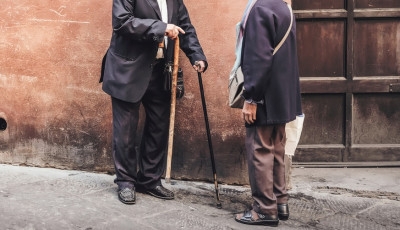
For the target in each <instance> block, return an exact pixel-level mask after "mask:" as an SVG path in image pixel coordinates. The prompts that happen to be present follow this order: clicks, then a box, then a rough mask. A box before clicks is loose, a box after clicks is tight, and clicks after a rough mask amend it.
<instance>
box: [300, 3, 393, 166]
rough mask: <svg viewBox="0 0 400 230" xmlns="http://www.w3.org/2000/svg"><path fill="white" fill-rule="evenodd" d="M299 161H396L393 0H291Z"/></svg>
mask: <svg viewBox="0 0 400 230" xmlns="http://www.w3.org/2000/svg"><path fill="white" fill-rule="evenodd" d="M294 10H295V15H296V20H297V38H298V56H299V68H300V83H301V91H302V96H303V100H302V101H303V108H304V109H303V110H304V113H305V115H306V119H305V123H304V128H303V134H302V137H301V140H300V144H299V147H298V149H297V152H296V155H295V158H294V160H295V161H298V162H307V161H308V162H310V161H311V162H318V161H324V162H348V161H400V122H399V120H400V0H346V1H322V0H320V1H315V0H310V1H307V0H295V1H294Z"/></svg>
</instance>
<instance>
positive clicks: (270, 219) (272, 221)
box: [235, 210, 279, 227]
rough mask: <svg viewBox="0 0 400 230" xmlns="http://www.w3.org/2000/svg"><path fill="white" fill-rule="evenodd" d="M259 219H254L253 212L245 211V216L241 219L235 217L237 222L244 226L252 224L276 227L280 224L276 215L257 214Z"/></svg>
mask: <svg viewBox="0 0 400 230" xmlns="http://www.w3.org/2000/svg"><path fill="white" fill-rule="evenodd" d="M257 215H258V219H257V220H256V219H254V217H253V213H252V212H251V210H247V211H244V213H243V216H242V217H241V218H240V219H239V218H238V217H235V220H236V221H237V222H239V223H242V224H250V225H264V226H271V227H276V226H278V224H279V219H278V217H277V216H276V215H265V214H261V213H257Z"/></svg>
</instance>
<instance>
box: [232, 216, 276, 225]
mask: <svg viewBox="0 0 400 230" xmlns="http://www.w3.org/2000/svg"><path fill="white" fill-rule="evenodd" d="M235 220H236V221H237V222H239V223H241V224H248V225H263V226H270V227H277V226H278V224H279V220H270V221H267V220H264V221H254V222H248V221H243V220H238V219H236V218H235Z"/></svg>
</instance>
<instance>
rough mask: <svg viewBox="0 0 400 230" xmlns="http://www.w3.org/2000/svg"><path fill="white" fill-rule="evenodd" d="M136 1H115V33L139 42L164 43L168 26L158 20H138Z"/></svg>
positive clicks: (113, 16)
mask: <svg viewBox="0 0 400 230" xmlns="http://www.w3.org/2000/svg"><path fill="white" fill-rule="evenodd" d="M134 4H135V0H113V8H112V27H113V30H114V32H115V33H117V34H119V35H122V36H128V37H130V38H132V39H134V40H137V41H146V40H153V41H155V42H162V41H163V39H164V34H165V29H166V28H167V24H166V23H164V22H162V21H160V20H156V19H141V18H136V17H135V15H134V14H133V12H134Z"/></svg>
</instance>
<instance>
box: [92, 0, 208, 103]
mask: <svg viewBox="0 0 400 230" xmlns="http://www.w3.org/2000/svg"><path fill="white" fill-rule="evenodd" d="M167 6H168V23H170V24H175V25H177V26H179V27H181V28H182V29H183V30H184V31H185V32H186V34H184V35H179V38H180V48H181V49H182V50H183V51H184V52H185V54H186V55H187V57H188V58H189V60H190V62H191V63H192V65H193V64H194V62H195V61H201V60H203V61H206V57H205V55H204V53H203V50H202V48H201V46H200V43H199V41H198V39H197V35H196V31H195V29H194V27H193V25H192V24H191V22H190V18H189V14H188V11H187V9H186V7H185V5H184V3H183V0H167ZM112 27H113V34H112V38H111V44H110V47H109V49H108V51H107V53H106V55H105V56H104V58H103V63H102V71H101V78H100V82H102V81H103V90H104V91H105V92H106V93H108V94H109V95H111V96H112V97H115V98H118V99H120V100H123V101H127V102H133V103H135V102H138V101H139V100H140V99H141V98H142V96H143V95H144V93H145V92H146V89H147V87H148V84H149V81H150V77H151V74H152V70H153V67H154V64H153V63H154V62H155V59H156V54H157V50H158V44H159V43H160V42H162V41H163V39H164V34H165V29H166V27H167V24H166V23H164V22H162V20H161V11H160V8H159V6H158V3H157V0H113V8H112ZM174 45H175V42H174V41H173V40H171V39H169V40H168V49H167V52H166V55H165V56H166V61H172V60H173V52H174Z"/></svg>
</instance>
